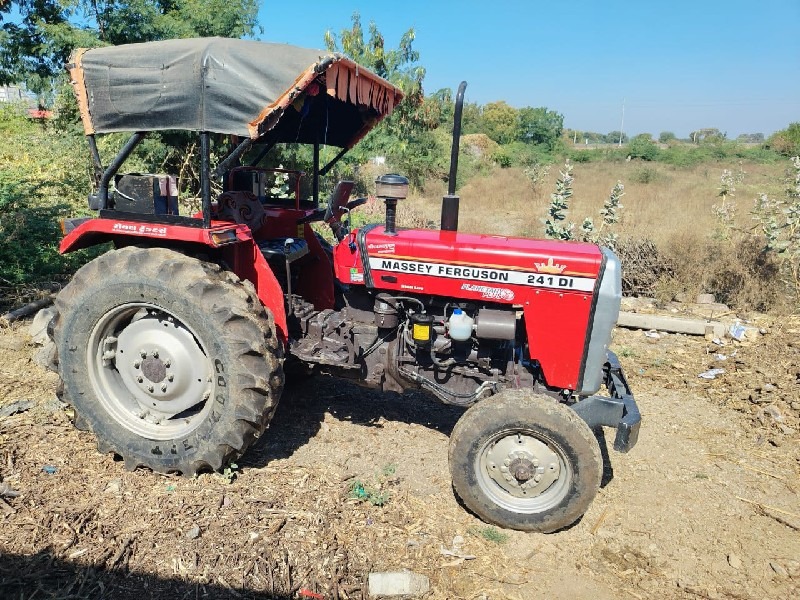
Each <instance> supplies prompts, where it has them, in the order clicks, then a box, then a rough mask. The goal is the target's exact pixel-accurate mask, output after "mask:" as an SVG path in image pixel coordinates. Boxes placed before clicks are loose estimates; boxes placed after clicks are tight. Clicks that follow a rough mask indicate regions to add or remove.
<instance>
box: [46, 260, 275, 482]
mask: <svg viewBox="0 0 800 600" xmlns="http://www.w3.org/2000/svg"><path fill="white" fill-rule="evenodd" d="M56 307H57V309H58V317H57V321H56V325H55V331H54V333H55V341H56V346H57V349H58V357H59V374H60V376H61V379H62V382H63V386H62V389H63V398H64V400H65V401H66V402H68V403H69V404H71V405H72V406H73V408H74V411H75V418H76V424H77V425H79V426H84V428H87V429H90V430H91V431H93V432H94V434H95V436H96V437H97V442H98V448H99V449H100V450H101V451H103V452H114V453H116V454H118V455H120V456H121V457H122V458H123V459H124V460H125V466H126V467H127V468H130V469H134V468H136V467H137V466H140V465H141V466H146V467H149V468H151V469H153V470H155V471H159V472H173V473H182V474H184V475H193V474H195V473H197V472H199V471H203V470H219V469H220V468H222V467H223V466H224V465H225V464H227V463H228V462H230V461H231V460H233V459H234V458H235V457H237V456H238V455H240V454H241V453H243V452H244V451H245V449H246V448H247V447H248V446H249V445H250V444H251V443H252V442H253V440H254V439H255V438H256V437H258V436H259V435H260V434H261V433H262V432H263V431H264V429H265V427H266V426H267V424H268V422H269V419H270V418H271V416H272V414H273V412H274V410H275V407H276V406H277V403H278V399H279V397H280V393H281V390H282V388H283V371H282V356H281V347H280V343H279V341H278V340H277V338H276V335H275V326H274V323H273V320H272V316H271V315H270V314H269V312H268V311H267V310H266V309H265V308H264V307H263V306H262V305H261V303H260V302H259V301H258V298H257V296H256V295H255V290H254V289H253V287H252V285H250V284H249V283H245V282H242V281H240V280H239V279H238V278H237V277H236V276H235V275H234V274H232V273H230V272H228V271H225V270H223V269H222V268H220V266H219V265H217V264H214V263H210V262H204V261H202V260H199V259H197V258H193V257H190V256H187V255H185V254H182V253H180V252H177V251H174V250H169V249H165V248H137V247H127V248H123V249H121V250H114V251H111V252H108V253H106V254H104V255H102V256H100V257H98V258H96V259H95V260H93V261H91V262H90V263H88V264H87V265H85V266H84V267H83V268H82V269H80V270H79V271H78V272H77V273H76V274H75V277H74V278H73V279H72V281H71V282H70V283H69V285H67V286H66V287H65V288H64V290H63V291H62V292H61V293H60V294H59V296H58V298H57V299H56Z"/></svg>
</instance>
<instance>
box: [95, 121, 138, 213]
mask: <svg viewBox="0 0 800 600" xmlns="http://www.w3.org/2000/svg"><path fill="white" fill-rule="evenodd" d="M145 135H147V134H146V133H145V132H143V131H137V132H136V133H134V134H133V135H132V136H131V137H130V139H129V140H128V141H127V142H126V143H125V145H124V146H123V147H122V150H120V151H119V154H117V156H116V157H114V160H112V161H111V164H110V165H108V168H106V170H105V171H103V176H102V177H101V178H100V186H99V187H98V189H97V197H98V200H99V206H98V208H99V209H100V210H103V209H106V208H108V184H109V183H110V182H111V178H112V177H114V175H116V174H117V171H119V168H120V167H121V166H122V163H124V162H125V161H126V160H127V159H128V157H129V156H130V155H131V152H133V151H134V149H135V148H136V146H138V145H139V142H141V141H142V140H143V139H144V136H145ZM89 147H90V148H91V142H90V145H89Z"/></svg>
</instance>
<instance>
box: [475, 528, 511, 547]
mask: <svg viewBox="0 0 800 600" xmlns="http://www.w3.org/2000/svg"><path fill="white" fill-rule="evenodd" d="M474 533H475V534H476V535H479V536H480V537H482V538H483V539H485V540H487V541H490V542H494V543H495V544H504V543H505V542H506V541H508V534H507V533H503V532H502V531H500V530H499V529H497V527H492V526H488V527H483V528H481V529H477V530H475V532H474Z"/></svg>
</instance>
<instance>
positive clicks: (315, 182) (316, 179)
mask: <svg viewBox="0 0 800 600" xmlns="http://www.w3.org/2000/svg"><path fill="white" fill-rule="evenodd" d="M311 184H312V191H313V195H314V208H319V139H315V140H314V179H313V181H312V182H311Z"/></svg>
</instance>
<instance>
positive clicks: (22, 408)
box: [0, 400, 36, 418]
mask: <svg viewBox="0 0 800 600" xmlns="http://www.w3.org/2000/svg"><path fill="white" fill-rule="evenodd" d="M34 406H36V403H35V402H34V401H33V400H15V401H14V402H12V403H11V404H6V405H5V406H0V418H5V417H10V416H11V415H16V414H17V413H24V412H26V411H29V410H30V409H32V408H33V407H34Z"/></svg>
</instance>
